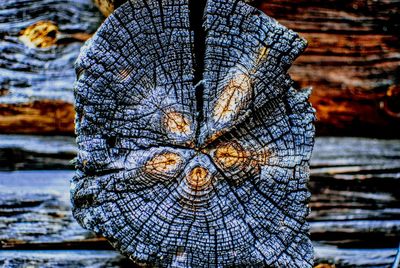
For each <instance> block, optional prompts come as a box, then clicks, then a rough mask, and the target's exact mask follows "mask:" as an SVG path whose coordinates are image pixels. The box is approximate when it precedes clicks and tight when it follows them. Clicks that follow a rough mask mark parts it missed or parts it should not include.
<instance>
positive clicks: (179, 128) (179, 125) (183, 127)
mask: <svg viewBox="0 0 400 268" xmlns="http://www.w3.org/2000/svg"><path fill="white" fill-rule="evenodd" d="M163 123H164V127H165V128H166V130H167V131H168V132H169V133H173V134H181V135H182V134H183V135H189V134H190V133H191V132H192V130H191V129H190V120H189V119H188V118H187V117H186V116H184V115H183V114H181V113H179V112H168V113H166V114H165V115H164V118H163Z"/></svg>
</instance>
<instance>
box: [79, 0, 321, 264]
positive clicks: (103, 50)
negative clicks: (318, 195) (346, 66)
mask: <svg viewBox="0 0 400 268" xmlns="http://www.w3.org/2000/svg"><path fill="white" fill-rule="evenodd" d="M203 10H204V14H202V12H203ZM199 12H200V15H201V16H199V15H198V14H199ZM305 45H306V43H305V41H304V40H303V39H301V38H300V37H299V36H298V35H297V34H296V33H294V32H292V31H291V30H288V29H286V28H285V27H283V26H281V25H280V24H278V23H277V22H276V21H275V20H273V19H271V18H269V17H268V16H266V15H265V14H263V13H262V12H261V11H259V10H257V9H256V8H254V7H251V6H249V5H247V4H246V3H244V2H242V1H223V0H209V1H207V2H206V1H188V0H172V1H171V0H169V1H167V0H161V1H147V0H137V1H136V0H135V1H128V2H127V3H125V4H123V5H122V6H120V7H119V8H118V9H116V10H115V11H114V12H113V13H112V14H111V15H110V16H109V17H108V18H107V20H106V21H105V22H104V23H103V25H102V26H101V27H100V28H99V30H98V31H97V32H96V34H95V35H94V36H93V38H92V39H91V40H90V41H88V42H87V43H86V45H85V46H84V47H83V48H82V50H81V54H80V57H79V58H78V60H77V63H76V68H77V74H78V80H77V83H76V87H75V98H76V102H75V104H76V112H77V116H76V131H77V135H78V137H77V143H78V150H79V151H78V158H77V165H76V168H77V172H76V175H75V176H74V178H73V179H72V181H71V194H72V202H73V214H74V216H75V217H76V219H77V220H78V221H79V222H80V224H81V225H82V226H84V227H85V228H88V229H90V230H93V231H95V232H97V233H99V234H102V235H104V236H105V237H106V238H107V239H108V240H109V241H110V242H111V243H112V245H113V246H114V247H116V248H117V249H119V250H120V251H121V252H122V253H124V254H126V255H127V256H129V257H130V258H131V259H132V260H133V261H135V262H137V263H147V264H152V265H156V266H162V267H166V266H174V267H175V266H182V267H225V266H247V267H249V266H260V267H265V266H267V267H311V266H312V259H313V253H312V252H313V250H312V245H311V242H310V240H309V237H308V230H309V226H308V224H307V222H306V220H305V218H306V216H307V214H308V208H307V206H306V204H307V201H308V199H309V192H308V190H307V188H306V183H307V181H308V177H309V167H308V161H309V159H310V157H311V151H312V148H313V143H314V139H313V137H314V126H313V121H314V110H313V109H312V108H311V106H310V104H309V103H308V101H307V98H308V95H309V92H308V91H307V90H305V91H297V90H295V89H294V88H293V87H292V80H291V79H290V78H289V77H288V75H287V69H288V68H289V67H290V65H291V63H292V61H293V60H294V59H295V58H296V57H297V56H298V55H299V54H300V53H301V52H302V51H303V49H304V48H305Z"/></svg>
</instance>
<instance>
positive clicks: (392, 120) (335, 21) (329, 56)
mask: <svg viewBox="0 0 400 268" xmlns="http://www.w3.org/2000/svg"><path fill="white" fill-rule="evenodd" d="M258 4H259V8H261V9H262V10H263V11H264V12H266V13H267V14H268V15H270V16H273V17H274V18H276V19H277V20H278V21H279V22H281V23H282V24H284V25H285V26H287V27H289V28H292V29H294V30H296V31H298V32H299V33H300V35H302V36H303V37H304V38H306V39H307V40H308V41H309V46H308V48H307V50H306V52H305V55H304V56H303V57H301V58H299V59H298V61H296V63H295V64H294V66H293V68H292V69H291V72H290V73H291V75H292V77H293V79H294V80H295V81H296V82H297V83H298V84H299V85H300V86H312V87H313V88H314V91H313V94H312V96H311V102H312V103H313V106H314V107H315V108H316V110H317V117H318V119H319V124H318V127H317V131H319V132H318V133H321V134H326V133H329V134H328V135H343V134H345V135H346V134H347V135H361V136H365V135H370V136H375V137H376V136H380V137H384V136H391V137H399V136H400V127H399V126H400V124H399V112H400V105H399V103H400V99H399V96H400V94H399V92H400V90H399V70H400V68H399V66H400V46H399V37H400V36H399V29H400V24H399V22H398V20H397V19H396V16H397V14H398V13H399V12H400V2H399V1H397V0H390V1H361V0H352V1H303V0H298V1H286V0H278V1H269V0H263V1H258Z"/></svg>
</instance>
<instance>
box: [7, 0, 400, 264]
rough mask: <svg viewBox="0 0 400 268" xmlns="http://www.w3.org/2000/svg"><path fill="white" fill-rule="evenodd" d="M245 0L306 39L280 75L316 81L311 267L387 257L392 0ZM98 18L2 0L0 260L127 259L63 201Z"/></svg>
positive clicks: (394, 208)
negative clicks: (86, 47)
mask: <svg viewBox="0 0 400 268" xmlns="http://www.w3.org/2000/svg"><path fill="white" fill-rule="evenodd" d="M255 5H257V6H258V7H259V8H261V9H262V10H263V11H264V12H266V13H267V14H268V15H271V16H273V17H274V18H276V19H278V20H279V21H280V22H281V23H282V24H284V25H286V26H288V27H290V28H292V29H294V30H296V31H298V32H299V33H300V34H301V35H302V36H303V37H305V38H306V39H307V40H308V41H309V47H308V49H307V50H306V52H305V54H304V55H303V56H301V57H300V58H299V59H298V60H297V61H296V63H295V65H294V66H293V67H292V68H291V70H290V72H291V74H292V76H293V78H294V79H295V81H296V84H297V85H298V87H306V86H310V85H311V86H313V88H314V91H313V94H312V96H311V101H312V103H313V105H314V107H315V108H316V109H317V116H318V122H317V133H318V138H317V139H316V146H315V152H314V155H313V158H312V162H311V167H312V169H311V179H310V183H309V187H310V190H311V192H312V193H313V196H312V198H311V203H310V207H311V209H312V213H311V215H310V218H309V221H310V224H311V237H312V240H313V241H314V245H315V253H316V266H317V265H319V267H320V268H321V267H329V266H323V265H322V264H331V265H333V264H334V265H335V267H391V265H393V263H394V260H395V256H396V254H397V248H398V245H399V242H400V43H399V38H400V24H399V22H398V21H400V20H399V16H400V15H399V14H400V1H398V0H374V1H372V0H371V1H369V0H364V1H361V0H348V1H342V0H325V1H322V0H321V1H318V0H312V1H305V0H295V1H294V0H292V1H288V0H287V1H285V0H275V1H270V0H259V1H256V3H255ZM103 20H104V16H103V15H102V14H101V13H100V12H99V11H98V9H97V8H96V6H95V5H94V4H93V3H92V2H91V0H2V1H1V2H0V266H1V265H4V266H5V267H87V266H93V267H131V265H130V263H129V261H127V260H126V259H125V258H124V257H122V256H120V255H119V254H118V253H117V252H115V251H113V250H112V248H111V247H110V246H109V245H108V243H107V242H106V241H105V240H104V239H103V238H101V237H99V236H96V235H95V234H93V233H91V232H88V231H86V230H84V229H82V228H80V227H79V225H78V224H77V223H76V222H75V221H74V219H73V218H72V216H71V212H70V204H69V185H68V183H69V179H70V178H71V176H72V175H73V165H72V164H71V162H70V160H71V159H72V158H73V157H74V156H75V154H76V147H75V144H74V137H73V129H74V126H73V120H74V108H73V105H72V102H73V91H72V87H73V82H74V79H75V73H74V71H73V68H72V66H73V62H74V60H75V58H76V56H77V55H78V53H79V48H80V46H81V45H82V42H83V41H84V40H86V39H88V38H90V36H91V34H92V33H93V32H94V31H95V30H96V29H97V27H98V26H99V25H100V24H101V22H102V21H103ZM37 22H42V23H41V24H37ZM32 25H33V26H32ZM333 136H334V137H333ZM357 136H358V137H357ZM360 136H362V137H360ZM376 138H379V139H376Z"/></svg>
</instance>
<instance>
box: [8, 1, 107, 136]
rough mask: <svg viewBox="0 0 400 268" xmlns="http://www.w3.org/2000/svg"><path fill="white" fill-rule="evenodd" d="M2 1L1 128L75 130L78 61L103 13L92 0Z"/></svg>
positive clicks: (48, 131)
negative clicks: (74, 106)
mask: <svg viewBox="0 0 400 268" xmlns="http://www.w3.org/2000/svg"><path fill="white" fill-rule="evenodd" d="M1 7H2V11H1V13H0V40H1V41H0V132H1V133H38V134H52V133H59V134H66V133H68V134H72V133H73V131H74V126H73V120H74V108H73V105H72V102H73V90H72V88H73V83H74V80H75V72H74V70H73V63H74V61H75V59H76V57H77V56H78V54H79V50H80V47H81V45H82V41H84V40H86V39H87V38H89V37H90V34H91V33H93V32H94V31H95V30H96V29H97V27H98V25H99V24H100V22H101V20H102V19H103V18H102V17H101V15H100V14H99V13H98V11H97V9H96V8H95V7H93V4H92V2H91V1H90V0H84V1H74V0H30V1H25V0H24V1H15V0H5V1H2V5H1Z"/></svg>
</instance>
